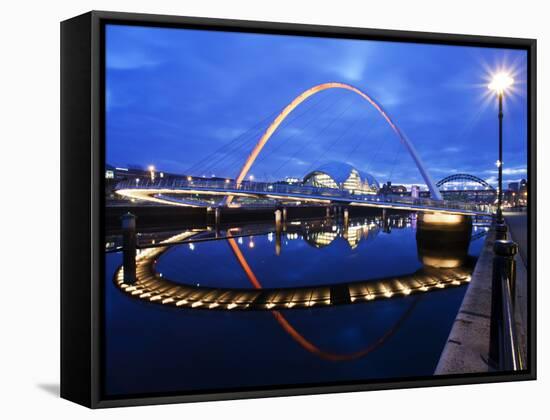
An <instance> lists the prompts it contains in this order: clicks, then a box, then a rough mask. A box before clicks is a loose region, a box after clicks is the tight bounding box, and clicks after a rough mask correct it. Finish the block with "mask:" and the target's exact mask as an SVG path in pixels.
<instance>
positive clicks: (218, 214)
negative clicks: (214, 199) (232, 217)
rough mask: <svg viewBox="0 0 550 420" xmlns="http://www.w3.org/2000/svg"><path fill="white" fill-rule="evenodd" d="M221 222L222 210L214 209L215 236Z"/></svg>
mask: <svg viewBox="0 0 550 420" xmlns="http://www.w3.org/2000/svg"><path fill="white" fill-rule="evenodd" d="M221 221H222V209H221V208H220V207H216V208H215V209H214V229H216V234H218V233H219V232H220V223H221Z"/></svg>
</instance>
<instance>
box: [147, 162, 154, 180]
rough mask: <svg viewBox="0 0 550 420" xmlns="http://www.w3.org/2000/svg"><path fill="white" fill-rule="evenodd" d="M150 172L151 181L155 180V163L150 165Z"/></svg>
mask: <svg viewBox="0 0 550 420" xmlns="http://www.w3.org/2000/svg"><path fill="white" fill-rule="evenodd" d="M148 169H149V174H150V176H151V181H154V180H155V167H154V166H153V165H149V168H148Z"/></svg>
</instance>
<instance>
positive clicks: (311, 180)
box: [303, 162, 380, 194]
mask: <svg viewBox="0 0 550 420" xmlns="http://www.w3.org/2000/svg"><path fill="white" fill-rule="evenodd" d="M303 185H311V186H313V187H318V188H336V189H341V190H347V191H349V192H350V193H352V194H376V193H377V192H378V190H379V189H380V185H379V184H378V181H376V179H375V178H374V177H373V176H372V175H371V174H368V173H366V172H363V171H360V170H358V169H356V168H354V167H353V166H351V165H349V164H347V163H342V162H328V163H326V164H324V165H321V166H320V167H318V168H317V169H315V170H313V171H311V172H309V173H308V174H307V175H306V176H305V177H304V180H303Z"/></svg>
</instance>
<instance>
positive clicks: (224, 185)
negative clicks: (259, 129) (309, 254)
mask: <svg viewBox="0 0 550 420" xmlns="http://www.w3.org/2000/svg"><path fill="white" fill-rule="evenodd" d="M116 189H117V190H122V189H168V190H178V189H180V190H182V189H186V190H193V191H198V192H201V191H204V192H208V191H215V192H227V194H228V195H230V194H231V193H237V192H241V193H250V194H255V193H258V194H262V195H269V194H274V195H284V194H288V195H293V196H298V197H304V198H308V197H318V198H322V199H328V200H330V199H336V200H337V199H341V200H342V199H343V200H348V201H354V202H371V203H377V202H380V203H389V204H404V205H409V206H423V207H431V208H440V209H454V210H464V211H472V212H486V213H489V212H490V210H491V209H490V207H489V206H487V205H483V204H476V203H463V202H457V201H449V200H432V199H430V198H414V197H401V196H397V195H380V194H366V193H360V192H354V191H349V190H343V189H336V188H323V187H315V186H310V185H300V184H295V185H293V184H281V183H268V182H252V181H242V182H241V183H236V182H235V181H233V180H225V181H224V180H196V179H193V180H187V179H156V180H151V179H145V180H139V181H136V180H125V181H122V182H120V183H118V184H117V187H116Z"/></svg>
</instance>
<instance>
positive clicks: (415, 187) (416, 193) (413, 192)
mask: <svg viewBox="0 0 550 420" xmlns="http://www.w3.org/2000/svg"><path fill="white" fill-rule="evenodd" d="M411 197H412V198H419V197H420V187H419V186H418V185H413V186H412V187H411Z"/></svg>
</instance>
